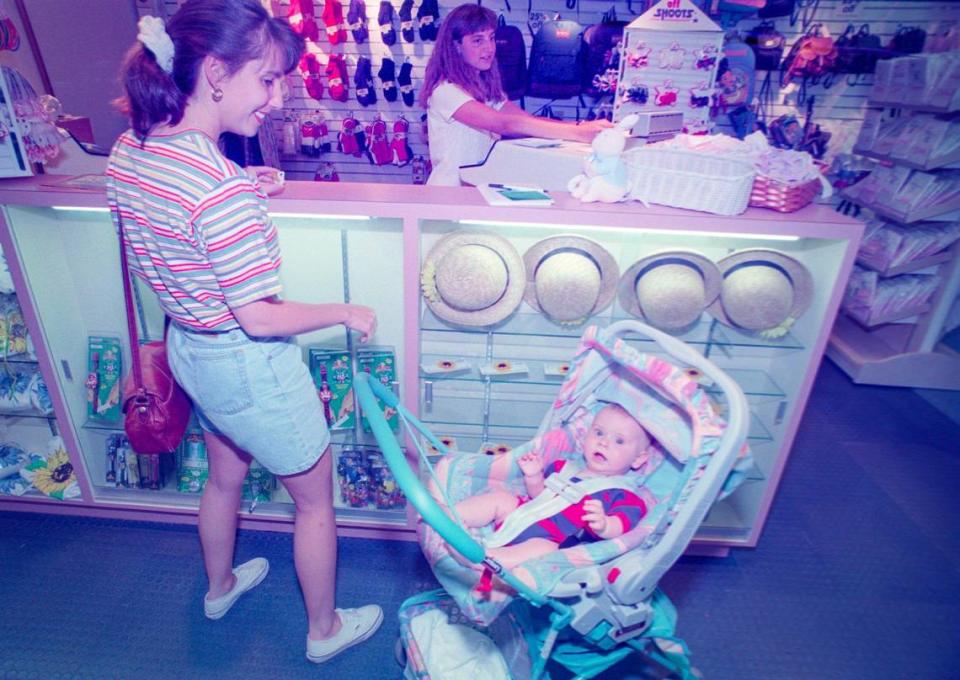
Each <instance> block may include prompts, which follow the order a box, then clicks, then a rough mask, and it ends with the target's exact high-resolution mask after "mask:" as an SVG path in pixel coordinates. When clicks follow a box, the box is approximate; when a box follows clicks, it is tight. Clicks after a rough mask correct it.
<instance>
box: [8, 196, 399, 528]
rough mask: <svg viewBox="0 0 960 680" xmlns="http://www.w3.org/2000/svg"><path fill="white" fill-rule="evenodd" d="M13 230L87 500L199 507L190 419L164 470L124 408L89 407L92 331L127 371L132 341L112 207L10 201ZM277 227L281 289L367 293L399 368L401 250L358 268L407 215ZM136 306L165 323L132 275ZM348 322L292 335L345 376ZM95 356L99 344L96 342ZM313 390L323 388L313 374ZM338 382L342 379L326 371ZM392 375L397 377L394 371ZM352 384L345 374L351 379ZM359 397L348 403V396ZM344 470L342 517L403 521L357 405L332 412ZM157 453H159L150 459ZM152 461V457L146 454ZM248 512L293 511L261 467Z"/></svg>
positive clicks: (289, 220) (368, 522)
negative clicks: (326, 354)
mask: <svg viewBox="0 0 960 680" xmlns="http://www.w3.org/2000/svg"><path fill="white" fill-rule="evenodd" d="M5 220H6V223H7V227H8V229H9V239H10V242H11V244H12V245H13V247H14V249H15V252H16V256H17V260H18V263H19V265H20V269H21V271H22V275H23V278H24V282H25V284H26V287H27V289H28V290H29V291H30V305H31V307H32V308H33V310H34V312H35V315H36V320H37V324H38V330H39V337H40V338H42V342H43V344H44V346H45V348H46V351H47V353H48V354H49V360H50V362H51V368H52V370H53V372H54V374H55V379H56V382H57V384H58V390H57V391H58V393H59V397H60V399H61V400H62V408H63V415H64V416H65V422H66V423H68V426H67V428H66V429H69V430H70V431H69V433H66V432H65V433H64V434H65V436H66V438H67V439H68V440H72V443H73V446H72V447H71V448H72V449H73V453H74V454H75V455H76V456H77V457H78V458H79V461H78V462H79V463H80V465H81V466H82V468H83V470H84V471H85V473H86V474H85V476H86V482H87V484H88V487H89V492H90V498H89V502H90V503H91V504H92V505H95V506H100V507H119V508H131V507H136V508H140V509H143V510H146V511H157V512H163V513H167V514H179V513H186V514H188V515H192V514H194V513H195V511H196V508H197V507H198V504H199V498H200V492H201V491H202V484H203V481H205V470H202V471H201V472H199V473H197V470H196V468H197V467H200V468H205V455H204V452H203V444H202V437H200V436H198V435H199V434H200V432H199V429H198V428H197V426H196V425H195V423H192V424H191V427H190V428H189V429H188V433H187V437H186V438H185V441H184V443H183V444H182V445H181V449H180V450H179V451H177V452H176V453H175V454H174V455H170V456H160V457H159V461H158V463H159V468H160V469H159V471H158V473H156V474H158V475H159V479H156V478H151V477H150V476H148V475H147V473H146V472H145V471H144V465H145V464H146V462H145V461H143V457H139V458H140V463H139V466H138V465H137V459H138V457H136V456H135V454H131V453H130V452H129V451H128V450H126V448H127V447H126V446H125V443H124V440H123V437H122V433H123V424H122V420H121V418H122V416H121V415H120V414H119V412H118V410H116V411H115V412H114V417H113V419H110V418H104V417H91V415H90V413H91V411H90V408H89V407H88V400H89V392H90V385H89V380H88V375H89V374H90V371H91V369H92V366H91V350H90V349H89V345H90V342H91V338H92V339H94V340H97V341H99V340H102V339H107V340H109V341H112V340H113V339H116V340H117V341H118V342H119V345H120V347H121V352H120V354H121V356H120V366H121V373H122V374H123V375H124V376H126V374H127V371H128V368H129V366H130V362H129V357H130V353H129V342H128V339H127V329H126V320H125V315H124V306H123V291H122V287H121V285H120V276H121V274H120V262H119V246H118V240H117V233H116V230H115V228H114V226H113V224H112V223H111V219H110V215H109V213H108V212H107V211H106V209H105V208H91V207H85V206H51V207H35V206H13V205H8V206H7V207H6V208H5ZM274 220H275V223H276V225H277V228H278V233H279V238H280V247H281V252H282V253H283V258H284V260H283V267H282V272H281V278H282V282H283V285H284V295H285V297H287V298H288V299H293V300H298V301H304V302H343V301H349V300H351V299H353V300H363V301H366V302H367V303H369V304H371V305H372V306H374V307H375V308H376V310H377V313H378V317H379V319H380V329H379V331H378V333H377V341H378V345H377V347H376V348H370V349H376V350H377V351H378V352H379V353H380V355H394V356H395V357H396V358H395V362H396V371H398V372H399V371H402V370H403V356H402V354H398V353H397V352H396V350H397V349H398V348H400V347H402V343H403V338H402V327H403V326H402V320H401V318H400V310H401V309H402V297H401V296H402V290H401V288H400V286H399V285H398V282H399V281H400V280H401V268H402V261H401V260H400V259H390V258H384V259H382V261H379V262H378V267H377V269H378V272H377V276H376V277H372V276H369V275H365V274H364V275H361V274H358V272H366V271H367V267H366V266H365V265H364V264H363V262H364V261H365V260H366V259H367V258H368V257H369V255H370V253H373V252H379V251H381V250H382V251H385V252H391V251H399V249H400V246H399V241H400V238H401V221H400V220H399V219H386V218H370V217H366V216H360V215H339V216H324V215H289V214H287V215H285V214H277V215H274ZM134 298H135V308H136V315H137V319H136V322H137V324H138V328H139V330H140V334H141V337H142V338H143V339H147V340H156V339H158V338H160V337H162V335H163V313H162V311H161V310H160V308H159V305H158V303H157V298H156V296H155V295H154V294H153V292H152V291H151V290H150V289H149V288H147V287H146V286H145V285H143V284H142V282H140V281H139V280H137V281H136V285H135V290H134ZM351 335H352V334H348V333H346V332H345V331H344V329H343V327H342V326H337V327H335V328H331V329H327V330H325V331H318V332H314V333H309V334H305V335H301V336H299V337H298V338H297V342H298V343H299V344H300V345H301V347H302V348H303V352H304V360H305V361H308V360H309V356H310V351H311V350H315V351H320V350H323V351H331V350H332V351H333V352H335V353H337V354H338V355H340V357H343V358H345V359H346V361H345V364H346V369H347V370H346V371H341V372H340V374H338V377H339V378H340V379H341V380H343V379H346V380H347V381H349V380H350V379H352V375H353V374H354V373H355V372H356V371H357V370H363V365H362V359H363V356H364V354H363V350H366V349H368V348H365V347H364V348H361V347H360V346H359V343H358V342H357V341H356V339H355V338H353V337H351ZM93 355H94V356H96V355H97V354H96V353H95V352H94V353H93ZM316 377H317V378H318V380H317V383H318V384H317V387H318V391H320V389H321V384H320V381H319V375H317V376H316ZM330 380H331V382H333V381H334V380H335V378H334V376H331V377H330ZM392 382H393V384H395V385H396V386H399V381H398V380H393V381H392ZM348 387H349V386H348ZM351 404H352V400H349V402H348V403H346V404H343V407H344V409H345V410H346V409H349V408H350V407H351ZM331 425H332V426H334V427H335V429H333V428H332V438H333V445H332V451H333V454H334V456H335V466H334V468H335V470H337V471H338V472H335V474H337V476H338V478H337V480H336V484H335V488H336V489H337V494H336V501H335V502H336V505H337V516H338V522H340V523H341V524H343V525H344V526H355V527H358V528H363V527H371V526H373V527H376V528H377V529H381V528H385V529H390V528H391V527H403V528H406V526H407V524H408V521H407V516H406V510H405V504H404V503H403V501H402V499H400V501H399V502H398V501H397V499H396V498H392V497H388V494H380V493H377V490H378V486H384V485H388V486H389V484H388V480H384V479H383V476H384V471H383V469H382V466H380V465H378V464H377V454H376V452H375V451H373V450H371V449H372V447H371V443H372V442H374V439H373V438H372V435H369V434H367V433H366V432H365V431H364V427H363V419H362V417H355V418H350V419H349V423H348V424H347V426H344V423H343V422H341V423H339V424H337V423H331ZM152 460H156V459H152ZM151 462H152V461H151ZM243 512H244V513H245V516H246V517H247V518H249V519H250V520H256V522H255V523H265V522H271V521H280V522H289V520H290V519H291V518H292V516H293V504H292V500H291V498H290V496H289V495H288V494H287V493H286V491H285V490H284V489H283V487H282V485H280V484H277V483H276V482H275V480H273V479H272V478H271V476H270V475H269V474H268V473H266V471H265V470H262V469H258V468H257V467H256V466H254V468H253V469H252V470H251V475H250V477H249V478H248V484H247V485H246V487H245V499H244V502H243Z"/></svg>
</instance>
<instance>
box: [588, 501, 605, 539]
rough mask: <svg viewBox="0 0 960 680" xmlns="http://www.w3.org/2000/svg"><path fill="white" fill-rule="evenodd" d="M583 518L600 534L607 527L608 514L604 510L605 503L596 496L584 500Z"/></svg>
mask: <svg viewBox="0 0 960 680" xmlns="http://www.w3.org/2000/svg"><path fill="white" fill-rule="evenodd" d="M583 519H584V521H586V523H587V526H589V527H590V528H591V529H592V530H593V532H594V533H595V534H597V535H598V536H600V535H602V534H603V532H604V531H606V529H607V516H606V515H605V514H604V512H603V503H601V502H600V501H598V500H596V499H595V498H591V499H590V500H588V501H584V502H583Z"/></svg>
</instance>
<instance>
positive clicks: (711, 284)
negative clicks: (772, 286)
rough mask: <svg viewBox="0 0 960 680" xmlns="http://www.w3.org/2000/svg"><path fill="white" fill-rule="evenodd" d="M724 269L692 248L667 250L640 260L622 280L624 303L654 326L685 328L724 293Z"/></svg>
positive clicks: (628, 308)
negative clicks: (718, 267) (722, 287)
mask: <svg viewBox="0 0 960 680" xmlns="http://www.w3.org/2000/svg"><path fill="white" fill-rule="evenodd" d="M721 281H722V279H721V277H720V270H719V269H717V265H715V264H714V263H713V261H712V260H710V259H708V258H706V257H704V256H703V255H701V254H700V253H697V252H695V251H691V250H666V251H662V252H659V253H653V254H652V255H648V256H647V257H644V258H642V259H640V260H637V261H636V262H634V263H633V264H632V265H630V268H629V269H627V271H626V272H625V273H624V274H623V277H621V279H620V287H619V296H618V299H619V300H620V306H621V307H623V309H624V310H625V311H626V312H628V313H629V314H632V315H633V316H636V317H639V318H641V319H643V320H644V321H646V322H647V323H649V324H650V325H651V326H655V327H656V328H661V329H664V330H676V329H679V328H685V327H686V326H689V325H690V324H692V323H693V322H694V321H696V320H697V319H699V318H700V314H702V313H703V310H704V309H705V308H706V306H707V305H709V304H710V303H711V302H713V301H714V300H715V299H716V297H717V295H719V294H720V284H721Z"/></svg>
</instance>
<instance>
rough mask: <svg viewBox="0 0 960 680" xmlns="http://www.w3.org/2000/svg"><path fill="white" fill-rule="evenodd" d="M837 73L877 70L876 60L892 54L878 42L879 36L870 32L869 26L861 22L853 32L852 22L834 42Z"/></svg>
mask: <svg viewBox="0 0 960 680" xmlns="http://www.w3.org/2000/svg"><path fill="white" fill-rule="evenodd" d="M836 47H837V65H836V69H837V72H838V73H854V74H864V73H873V72H874V71H876V70H877V61H879V60H880V59H884V58H886V57H890V56H892V54H891V53H890V51H889V50H887V49H885V48H884V47H883V46H882V45H881V43H880V37H879V36H877V35H873V34H872V33H870V27H869V26H868V25H867V24H863V25H862V26H861V27H860V30H859V31H857V32H856V33H854V27H853V24H849V25H848V26H847V29H846V30H845V31H844V32H843V35H841V36H840V37H839V38H837V42H836Z"/></svg>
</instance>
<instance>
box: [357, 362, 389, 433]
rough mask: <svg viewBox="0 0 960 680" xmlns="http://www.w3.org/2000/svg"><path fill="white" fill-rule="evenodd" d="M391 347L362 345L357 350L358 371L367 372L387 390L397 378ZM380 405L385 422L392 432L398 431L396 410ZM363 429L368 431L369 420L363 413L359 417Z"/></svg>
mask: <svg viewBox="0 0 960 680" xmlns="http://www.w3.org/2000/svg"><path fill="white" fill-rule="evenodd" d="M395 356H396V355H395V354H394V351H393V349H389V348H385V347H383V348H376V347H364V348H361V349H360V350H359V351H358V352H357V366H358V369H359V370H360V371H363V372H364V373H369V374H370V375H372V376H373V378H374V379H375V380H376V381H377V382H379V383H380V384H381V385H383V386H384V387H386V388H387V389H389V390H392V389H393V384H394V382H396V380H397V370H396V358H395ZM380 407H381V408H383V409H384V411H385V413H386V416H387V422H388V423H389V424H390V427H391V429H393V431H394V432H397V431H399V428H400V422H399V420H398V419H397V412H396V411H395V410H394V409H391V408H390V407H386V408H384V407H383V404H380ZM361 422H362V424H363V431H364V432H370V422H369V421H368V420H367V417H366V415H365V414H363V415H362V417H361Z"/></svg>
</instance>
